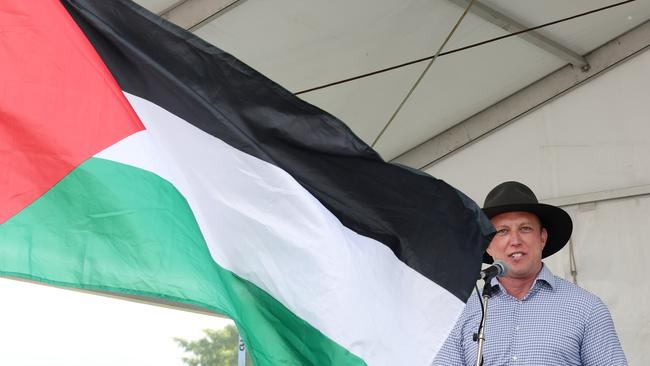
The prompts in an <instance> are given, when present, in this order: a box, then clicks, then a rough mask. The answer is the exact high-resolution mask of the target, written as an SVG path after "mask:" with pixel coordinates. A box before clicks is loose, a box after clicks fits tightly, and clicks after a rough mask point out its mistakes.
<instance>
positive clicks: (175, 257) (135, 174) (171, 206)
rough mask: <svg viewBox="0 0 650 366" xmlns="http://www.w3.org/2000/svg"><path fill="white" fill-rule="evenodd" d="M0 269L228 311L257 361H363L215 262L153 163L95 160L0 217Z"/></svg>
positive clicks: (272, 363)
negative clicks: (8, 215)
mask: <svg viewBox="0 0 650 366" xmlns="http://www.w3.org/2000/svg"><path fill="white" fill-rule="evenodd" d="M0 268H2V269H3V270H2V271H0V275H2V276H12V277H21V278H26V279H30V280H35V281H40V282H45V283H49V284H52V285H56V286H64V287H73V288H79V289H86V290H100V291H110V292H114V293H118V294H120V293H121V294H129V295H138V296H145V297H151V298H160V299H164V300H167V301H172V302H176V303H180V304H188V305H193V306H198V307H200V308H204V309H207V310H210V311H214V312H217V313H221V314H225V315H227V316H229V317H231V318H232V319H233V320H235V322H236V323H237V325H238V327H239V329H240V331H241V333H242V336H243V337H244V339H245V341H246V342H247V343H248V345H249V347H250V351H251V355H252V358H253V360H254V362H255V365H256V366H264V365H269V366H275V365H301V366H302V365H365V363H364V362H363V361H362V360H361V359H360V358H358V357H357V356H355V355H353V354H352V353H350V352H349V351H348V350H346V349H344V348H343V347H341V346H339V345H338V344H336V343H335V342H333V341H332V340H330V339H329V338H327V337H326V336H324V335H323V334H322V333H321V332H320V331H318V330H317V329H315V328H313V327H312V326H310V325H309V324H307V323H306V322H305V321H304V320H302V319H300V318H299V317H297V316H295V315H294V314H293V313H292V312H290V311H289V310H287V309H286V308H285V307H284V306H283V305H282V304H280V303H279V302H278V301H276V300H275V299H274V298H272V297H271V296H269V295H268V294H267V293H266V292H264V291H263V290H261V289H259V288H258V287H257V286H255V285H253V284H252V283H250V282H248V281H246V280H244V279H242V278H240V277H238V276H237V275H235V274H233V273H232V272H230V271H228V270H226V269H224V268H221V267H220V266H219V265H218V264H216V263H215V262H214V261H213V260H212V257H211V256H210V253H209V251H208V248H207V246H206V244H205V241H204V239H203V236H202V234H201V232H200V230H199V227H198V225H197V223H196V221H195V218H194V215H193V214H192V211H191V209H190V208H189V206H188V204H187V202H186V201H185V199H184V198H183V197H182V196H181V194H180V193H179V192H178V191H177V190H176V188H175V187H174V186H173V185H171V184H170V183H169V182H167V181H165V180H163V179H162V178H160V177H159V176H157V175H155V174H152V173H150V172H148V171H145V170H142V169H139V168H135V167H132V166H128V165H124V164H121V163H116V162H113V161H109V160H104V159H98V158H93V159H90V160H88V161H86V162H85V163H84V164H82V165H81V166H79V167H78V168H77V169H76V170H74V171H72V172H71V173H70V174H69V175H68V176H66V177H65V178H64V179H63V180H61V181H60V182H59V183H58V184H57V185H55V186H54V187H53V188H52V189H50V190H49V191H48V192H47V193H46V194H45V195H44V196H42V197H41V198H39V199H38V200H37V201H35V202H34V203H33V204H31V205H30V206H28V207H27V208H25V209H23V210H22V211H21V212H19V213H18V214H16V215H15V216H14V217H12V218H11V219H9V220H7V221H6V222H5V223H4V224H2V225H0Z"/></svg>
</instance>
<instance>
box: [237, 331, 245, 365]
mask: <svg viewBox="0 0 650 366" xmlns="http://www.w3.org/2000/svg"><path fill="white" fill-rule="evenodd" d="M237 366H246V345H245V344H244V340H243V339H241V336H240V337H239V345H238V346H237Z"/></svg>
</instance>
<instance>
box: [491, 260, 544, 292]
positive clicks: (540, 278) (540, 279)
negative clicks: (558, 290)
mask: <svg viewBox="0 0 650 366" xmlns="http://www.w3.org/2000/svg"><path fill="white" fill-rule="evenodd" d="M538 282H542V283H544V282H546V283H547V284H548V285H549V286H551V290H553V289H555V276H554V275H553V272H551V270H550V269H548V267H547V266H546V264H544V262H542V270H541V271H539V273H538V274H537V278H536V279H535V282H533V287H535V285H536V284H537V283H538ZM490 286H492V287H494V286H499V288H500V289H501V290H502V291H503V288H501V284H500V283H499V280H498V279H497V278H496V277H494V278H492V281H490ZM503 292H504V291H503Z"/></svg>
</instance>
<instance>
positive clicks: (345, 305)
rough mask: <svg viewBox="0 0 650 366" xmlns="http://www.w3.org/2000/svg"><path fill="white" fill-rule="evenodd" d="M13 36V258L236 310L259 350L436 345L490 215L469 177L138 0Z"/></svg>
mask: <svg viewBox="0 0 650 366" xmlns="http://www.w3.org/2000/svg"><path fill="white" fill-rule="evenodd" d="M0 37H1V39H2V43H1V44H0V70H3V71H0V81H2V84H1V85H0V119H1V120H2V122H1V124H0V168H2V171H0V275H4V276H13V277H21V278H28V279H32V280H37V281H42V282H46V283H50V284H54V285H57V286H65V287H73V288H82V289H89V290H100V291H111V292H115V293H118V294H124V295H137V296H145V297H149V298H158V299H164V300H165V301H171V302H175V303H179V304H186V305H191V306H197V307H200V308H204V309H207V310H210V311H214V312H217V313H221V314H225V315H227V316H229V317H231V318H233V319H234V320H235V322H236V323H237V325H238V327H239V328H240V332H241V333H242V335H243V338H244V340H245V341H246V342H247V344H248V345H249V349H250V352H251V356H252V358H253V361H254V363H255V364H256V365H282V364H286V365H355V364H359V365H363V364H367V365H395V364H408V365H428V364H429V363H430V362H431V361H432V360H433V358H434V357H435V354H436V352H437V350H438V348H439V347H440V346H441V345H442V342H443V341H444V339H445V338H446V336H447V334H448V332H449V331H450V329H451V327H452V326H453V324H454V322H455V319H456V317H457V316H458V314H459V313H460V311H461V310H462V307H463V306H464V303H465V302H466V301H467V298H468V297H469V295H470V293H471V288H472V286H473V284H474V282H475V279H476V277H477V273H478V271H479V269H480V263H481V259H482V255H483V251H484V249H485V247H486V246H487V243H488V242H489V239H490V237H491V235H492V227H491V225H490V224H489V222H488V221H487V220H486V218H485V217H484V216H483V215H482V213H481V211H480V209H479V208H478V207H477V206H476V205H475V204H474V203H473V202H471V200H469V199H467V197H465V196H464V195H463V194H462V193H460V192H458V191H456V190H455V189H454V188H453V187H451V186H449V185H447V184H446V183H444V182H443V181H440V180H437V179H435V178H433V177H430V176H428V175H425V174H421V173H414V172H412V171H410V170H408V169H405V168H403V167H399V166H395V165H391V164H388V163H385V162H384V161H382V159H381V158H380V157H379V156H378V155H377V154H376V153H375V152H374V151H373V150H372V149H371V148H370V147H368V146H367V145H366V144H365V143H363V142H362V141H361V140H360V139H359V138H357V137H356V136H355V135H354V134H353V133H352V132H351V131H350V130H349V129H348V128H347V127H346V126H345V125H344V124H343V123H342V122H340V121H338V120H337V119H336V118H334V117H333V116H331V115H329V114H327V113H326V112H324V111H322V110H320V109H318V108H316V107H314V106H312V105H309V104H308V103H305V102H304V101H301V100H300V99H298V98H296V97H295V96H293V95H292V94H291V93H290V92H288V91H286V90H285V89H283V88H282V87H280V86H279V85H277V84H275V83H274V82H272V81H271V80H269V79H267V78H266V77H264V76H263V75H261V74H259V73H257V72H256V71H255V70H253V69H251V68H250V67H248V66H246V65H244V64H243V63H241V62H240V61H238V60H237V59H235V58H234V57H233V56H231V55H229V54H227V53H225V52H223V51H221V50H219V49H217V48H216V47H214V46H212V45H209V44H207V43H205V42H204V41H202V40H200V39H199V38H197V37H195V36H194V35H192V34H190V33H188V32H186V31H184V30H182V29H180V28H178V27H176V26H174V25H172V24H170V23H168V22H166V21H164V20H162V19H160V18H158V17H156V16H155V15H153V14H151V13H149V12H147V11H146V10H144V9H142V8H141V7H139V6H138V5H136V4H134V3H132V2H129V1H122V0H112V1H100V0H64V1H61V2H59V1H54V0H48V1H42V2H39V3H38V6H37V5H35V4H33V3H31V2H24V1H21V0H8V1H4V2H3V3H2V4H1V5H0ZM7 70H11V72H7Z"/></svg>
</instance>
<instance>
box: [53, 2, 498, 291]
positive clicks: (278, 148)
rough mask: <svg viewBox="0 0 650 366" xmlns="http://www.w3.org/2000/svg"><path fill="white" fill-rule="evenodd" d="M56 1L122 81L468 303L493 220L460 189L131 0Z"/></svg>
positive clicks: (117, 78) (123, 87)
mask: <svg viewBox="0 0 650 366" xmlns="http://www.w3.org/2000/svg"><path fill="white" fill-rule="evenodd" d="M62 2H63V4H64V5H65V6H66V8H67V9H68V11H69V12H70V14H71V15H72V16H73V18H74V19H75V21H76V22H77V23H78V24H79V26H80V27H81V29H82V30H83V32H84V33H85V34H86V36H87V37H88V38H89V40H90V42H91V43H92V44H93V46H94V47H95V49H96V50H97V52H98V53H99V55H100V56H101V57H102V59H103V60H104V62H105V63H106V65H107V66H108V68H109V69H110V71H111V72H112V74H113V76H114V77H115V79H116V80H117V82H118V83H119V85H120V86H121V88H122V89H123V90H124V91H126V92H128V93H130V94H133V95H137V96H139V97H141V98H144V99H147V100H149V101H150V102H153V103H155V104H157V105H159V106H161V107H162V108H164V109H166V110H168V111H170V112H171V113H174V114H175V115H177V116H179V117H181V118H182V119H184V120H185V121H188V122H189V123H191V124H193V125H194V126H196V127H198V128H200V129H201V130H203V131H205V132H206V133H208V134H210V135H213V136H215V137H217V138H219V139H221V140H222V141H224V142H226V143H228V144H229V145H231V146H233V147H235V148H237V149H239V150H241V151H243V152H246V153H248V154H250V155H252V156H255V157H257V158H259V159H262V160H264V161H266V162H268V163H270V164H274V165H276V166H277V167H279V168H282V169H284V170H285V171H286V172H288V173H289V174H291V175H292V176H293V177H294V178H295V179H296V180H297V181H298V182H299V183H300V184H301V185H302V186H303V187H305V188H306V189H307V190H308V191H309V192H310V193H311V194H312V195H314V196H315V197H316V198H317V199H318V200H319V201H320V202H321V203H322V204H323V205H324V206H325V207H327V208H328V209H329V210H330V211H331V212H332V213H333V214H334V215H336V216H337V217H338V218H339V220H340V221H341V222H342V223H343V224H344V225H345V226H347V227H348V228H350V229H352V230H354V231H356V232H357V233H359V234H361V235H364V236H367V237H371V238H374V239H376V240H378V241H380V242H382V243H383V244H385V245H387V246H388V247H389V248H390V249H391V250H392V251H393V253H395V255H396V256H397V258H399V259H400V260H401V261H403V262H404V263H406V264H407V265H408V266H410V267H411V268H413V269H414V270H416V271H418V272H419V273H421V274H422V275H424V276H426V277H427V278H429V279H431V280H432V281H435V282H436V283H437V284H438V285H440V286H442V287H444V288H445V289H447V290H448V291H449V292H451V293H453V294H454V295H455V296H457V297H458V298H460V299H461V300H462V301H467V298H468V297H469V295H470V293H471V289H472V287H473V285H474V283H475V281H476V278H477V275H478V271H479V269H480V267H481V260H482V257H483V252H484V249H485V248H486V246H487V244H488V243H489V240H490V238H491V236H492V235H493V229H492V226H491V225H490V223H489V221H488V220H487V219H486V218H485V216H483V214H482V212H481V211H480V209H479V208H478V207H477V206H476V204H475V203H474V202H472V201H471V200H469V199H468V198H466V197H465V196H464V195H463V194H462V193H460V192H458V191H456V190H455V189H454V188H453V187H451V186H449V185H448V184H446V183H445V182H443V181H441V180H437V179H435V178H433V177H431V176H429V175H426V174H422V173H415V172H413V171H410V170H409V169H405V168H403V167H400V166H396V165H392V164H389V163H386V162H384V161H383V160H382V159H381V158H380V157H379V155H378V154H377V153H376V152H375V151H374V150H372V149H371V148H370V147H369V146H368V145H367V144H365V143H364V142H363V141H361V140H360V139H359V138H358V137H357V136H355V135H354V134H353V133H352V131H351V130H350V129H349V128H348V127H347V126H346V125H345V124H343V123H342V122H341V121H339V120H338V119H336V118H335V117H333V116H332V115H330V114H328V113H326V112H324V111H322V110H320V109H319V108H317V107H315V106H312V105H310V104H309V103H306V102H304V101H302V100H300V99H299V98H297V97H295V96H294V95H293V94H291V93H290V92H289V91H287V90H285V89H284V88H282V87H281V86H279V85H278V84H276V83H274V82H273V81H271V80H269V79H268V78H266V77H265V76H263V75H262V74H260V73H258V72H257V71H255V70H253V69H252V68H250V67H248V66H247V65H245V64H244V63H242V62H240V61H239V60H237V59H236V58H234V57H233V56H231V55H230V54H228V53H226V52H224V51H222V50H220V49H218V48H217V47H214V46H212V45H210V44H208V43H206V42H204V41H202V40H201V39H199V38H198V37H196V36H194V35H193V34H191V33H189V32H187V31H185V30H183V29H181V28H179V27H177V26H175V25H173V24H171V23H169V22H167V21H165V20H163V19H161V18H159V17H157V16H155V15H154V14H151V13H150V12H148V11H147V10H145V9H143V8H141V7H140V6H138V5H136V4H135V3H132V2H130V1H125V0H112V1H106V0H62ZM201 158H202V159H205V157H201ZM214 169H218V167H216V166H215V167H214ZM468 175H469V174H468Z"/></svg>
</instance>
